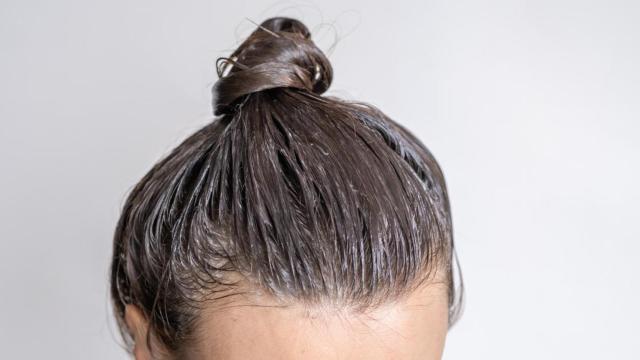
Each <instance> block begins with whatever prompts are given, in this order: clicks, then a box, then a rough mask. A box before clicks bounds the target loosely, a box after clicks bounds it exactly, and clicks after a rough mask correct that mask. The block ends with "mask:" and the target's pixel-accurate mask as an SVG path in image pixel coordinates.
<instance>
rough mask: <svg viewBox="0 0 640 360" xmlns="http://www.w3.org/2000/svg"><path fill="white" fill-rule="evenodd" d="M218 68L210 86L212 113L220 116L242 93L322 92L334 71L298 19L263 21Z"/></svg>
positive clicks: (329, 83)
mask: <svg viewBox="0 0 640 360" xmlns="http://www.w3.org/2000/svg"><path fill="white" fill-rule="evenodd" d="M218 60H224V62H223V64H222V66H221V67H220V66H219V67H218V77H219V79H218V81H217V82H216V83H215V85H214V87H213V90H212V91H213V93H214V114H215V115H222V114H225V113H227V112H229V111H230V110H231V105H232V104H233V103H234V102H235V101H236V100H238V99H239V98H240V97H242V96H244V95H248V94H251V93H254V92H258V91H263V90H267V89H272V88H279V87H290V88H298V89H303V90H306V91H310V92H313V93H316V94H322V93H323V92H325V91H326V90H327V89H328V88H329V86H330V85H331V80H332V77H333V70H332V68H331V64H330V63H329V60H328V59H327V57H326V56H325V55H324V53H323V52H322V51H321V50H320V49H319V48H318V47H317V46H316V45H315V44H314V43H313V41H312V40H311V33H310V32H309V29H307V27H306V26H305V25H304V24H302V23H301V22H300V21H298V20H295V19H291V18H285V17H275V18H270V19H267V20H265V21H264V22H263V23H262V24H261V25H260V26H259V27H258V28H257V29H256V30H255V31H253V33H251V35H249V37H248V38H247V39H246V40H245V41H244V42H243V43H242V44H240V46H239V47H238V48H237V49H236V50H235V51H234V52H233V53H232V54H231V55H230V56H229V58H220V59H218Z"/></svg>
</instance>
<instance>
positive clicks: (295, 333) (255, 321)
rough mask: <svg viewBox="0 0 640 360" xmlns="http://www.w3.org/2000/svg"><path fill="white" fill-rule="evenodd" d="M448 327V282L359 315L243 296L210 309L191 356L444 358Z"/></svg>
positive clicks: (207, 359)
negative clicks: (443, 352)
mask: <svg viewBox="0 0 640 360" xmlns="http://www.w3.org/2000/svg"><path fill="white" fill-rule="evenodd" d="M447 330H448V303H447V290H446V286H445V285H444V284H442V283H433V282H430V283H425V284H423V285H421V286H420V287H418V288H417V289H416V290H415V291H413V292H411V293H410V294H407V295H405V296H404V297H403V298H402V299H400V300H398V301H396V302H394V303H389V304H385V305H382V306H379V307H377V308H375V309H372V310H369V311H367V312H366V313H358V314H355V313H349V312H348V311H345V310H342V309H335V308H329V307H324V308H321V307H315V308H310V307H308V306H305V305H302V304H293V305H281V304H279V303H277V302H276V301H273V300H271V299H270V298H269V297H267V296H259V295H255V294H254V295H250V296H245V295H241V296H240V299H238V298H235V299H234V300H233V302H232V303H229V304H227V305H224V306H215V307H213V306H212V307H211V308H208V309H204V310H203V312H202V313H201V318H200V322H199V325H198V327H197V339H198V340H197V341H194V342H193V343H192V344H190V346H189V349H188V350H187V354H188V356H185V357H186V358H189V359H193V360H213V359H216V360H218V359H224V360H236V359H282V360H287V359H312V360H313V359H336V360H337V359H345V360H346V359H368V360H376V359H381V360H382V359H385V360H389V359H402V360H404V359H407V360H408V359H416V360H418V359H419V360H436V359H440V358H441V356H442V351H443V348H444V343H445V337H446V333H447Z"/></svg>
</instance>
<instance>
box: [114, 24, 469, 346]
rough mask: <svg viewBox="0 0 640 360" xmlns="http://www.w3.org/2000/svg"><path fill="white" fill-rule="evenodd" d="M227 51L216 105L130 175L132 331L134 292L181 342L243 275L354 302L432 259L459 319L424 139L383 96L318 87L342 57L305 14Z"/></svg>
mask: <svg viewBox="0 0 640 360" xmlns="http://www.w3.org/2000/svg"><path fill="white" fill-rule="evenodd" d="M219 65H220V66H219V67H218V75H219V79H218V81H217V82H216V84H215V85H214V87H213V99H214V104H213V105H214V115H215V118H214V119H213V121H212V122H210V123H209V124H207V125H206V126H204V127H203V128H202V129H200V130H198V131H197V132H195V133H194V134H193V135H191V136H190V137H188V138H187V139H186V140H184V141H183V142H182V143H181V144H179V145H178V146H177V147H176V148H175V149H173V150H172V151H171V152H170V153H169V154H168V155H166V156H165V157H163V158H162V159H161V160H160V161H159V162H158V163H156V164H155V165H154V166H153V167H152V168H151V169H150V171H149V172H148V173H147V174H146V175H145V176H144V177H143V178H142V179H141V180H140V181H139V182H138V183H137V184H136V185H135V187H134V188H133V189H132V190H131V192H130V193H129V195H128V197H127V199H126V202H125V204H124V206H123V209H122V213H121V217H120V219H119V221H118V224H117V227H116V230H115V236H114V247H113V258H112V264H111V296H112V301H113V306H114V312H115V315H116V318H117V320H118V323H119V325H120V329H121V332H122V334H123V336H124V339H125V342H126V343H127V345H129V346H131V341H132V340H131V335H130V334H129V333H128V331H127V328H126V326H125V322H124V309H125V306H126V305H127V304H135V305H137V306H138V307H139V308H140V309H141V310H142V311H143V313H144V315H145V316H146V318H147V319H148V321H149V325H150V334H151V335H153V337H154V338H156V339H158V340H159V342H160V343H161V344H162V345H163V348H165V349H167V351H169V353H176V354H177V353H179V351H180V350H181V348H182V347H183V346H184V345H185V344H186V343H187V342H188V341H189V339H190V338H191V337H192V336H193V331H194V327H195V324H196V322H197V318H198V313H199V311H200V309H202V306H203V304H205V303H209V302H213V303H215V301H217V300H219V299H221V298H223V297H228V296H232V295H233V294H234V293H236V292H240V291H241V289H246V288H252V289H259V290H260V291H262V292H265V293H267V294H270V295H272V296H274V297H276V298H278V299H283V300H286V301H293V302H298V303H304V304H309V305H314V304H333V305H335V306H343V307H346V308H350V309H354V310H356V311H359V310H363V309H367V308H372V307H375V306H377V305H380V304H383V303H385V302H387V301H391V300H394V299H397V298H398V297H400V296H402V295H405V294H407V293H409V292H410V291H412V290H413V289H414V288H415V287H416V286H418V285H420V284H421V283H423V282H424V281H426V280H430V279H433V276H431V275H433V274H435V273H436V271H438V272H439V273H443V274H444V275H445V276H444V278H445V280H444V281H445V282H446V285H447V288H448V296H449V308H450V311H449V321H450V324H453V322H454V321H455V320H456V319H457V317H458V314H459V310H460V300H461V297H462V296H461V291H462V287H461V282H460V286H455V285H454V282H455V281H454V278H455V274H456V273H458V272H457V271H455V270H456V269H457V262H456V261H455V250H454V246H453V236H452V223H451V214H450V206H449V201H448V196H447V190H446V186H445V181H444V177H443V174H442V172H441V170H440V168H439V166H438V164H437V162H436V160H435V159H434V157H433V156H432V154H431V153H430V152H429V151H428V150H427V148H426V147H425V146H424V145H423V144H422V143H421V142H420V141H419V140H418V139H417V138H416V137H415V136H414V135H412V134H411V133H410V132H409V131H408V130H407V129H406V128H404V127H403V126H401V125H399V124H398V123H396V122H395V121H393V120H392V119H390V118H389V117H388V116H386V115H385V114H384V113H382V112H381V111H380V110H378V109H377V108H375V107H374V106H372V105H369V104H365V103H361V102H354V101H346V100H342V99H339V98H336V97H332V96H323V95H322V94H323V93H324V92H325V91H326V90H327V89H328V88H329V86H330V85H331V81H332V78H333V70H332V67H331V64H330V63H329V60H328V59H327V57H326V56H325V55H324V54H323V52H322V51H321V50H320V49H319V48H318V47H316V45H315V44H314V43H313V41H312V40H311V34H310V32H309V30H308V29H307V27H306V26H305V25H304V24H302V23H301V22H299V21H298V20H295V19H290V18H282V17H279V18H271V19H268V20H266V21H264V22H263V23H262V24H261V25H260V26H259V27H258V28H257V29H256V30H255V31H254V32H253V33H252V34H251V35H250V36H249V37H248V38H247V39H246V40H245V41H244V42H243V43H242V44H241V45H240V46H239V47H238V49H237V50H236V51H234V52H233V53H232V54H231V55H230V56H229V57H228V58H221V59H220V61H219ZM238 279H241V280H238ZM240 285H242V286H240Z"/></svg>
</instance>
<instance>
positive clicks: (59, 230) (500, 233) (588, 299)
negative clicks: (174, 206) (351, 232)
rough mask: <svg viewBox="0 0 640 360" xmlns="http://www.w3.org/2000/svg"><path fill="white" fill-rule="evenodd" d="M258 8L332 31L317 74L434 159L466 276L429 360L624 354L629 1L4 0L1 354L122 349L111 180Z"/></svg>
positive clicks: (628, 254) (630, 116) (184, 131)
mask: <svg viewBox="0 0 640 360" xmlns="http://www.w3.org/2000/svg"><path fill="white" fill-rule="evenodd" d="M273 15H288V16H295V17H299V18H300V19H301V20H303V21H304V22H305V23H306V24H307V25H308V26H309V27H310V28H312V29H314V37H315V38H316V39H317V42H318V44H319V46H321V47H322V48H323V49H325V50H328V49H329V47H330V46H331V43H332V40H333V38H332V37H333V35H334V34H335V33H337V35H338V37H339V39H340V41H339V42H338V44H337V46H336V48H335V51H333V52H331V55H330V59H331V61H332V63H333V66H334V69H335V81H334V83H333V85H332V88H331V91H330V92H329V93H330V94H333V95H338V96H343V97H347V98H352V99H358V100H364V101H368V102H371V103H373V104H375V105H377V106H379V107H380V108H381V109H383V110H384V111H385V112H386V113H387V114H389V115H390V116H392V117H393V118H394V119H396V120H398V121H399V122H401V123H403V124H404V125H406V126H407V127H408V128H410V129H411V130H412V131H414V132H415V133H416V134H417V135H418V136H419V137H420V138H421V139H422V140H423V141H424V143H425V144H426V145H427V146H428V147H429V148H430V149H431V150H432V151H433V153H434V154H435V155H436V157H437V158H438V160H439V162H440V164H441V166H442V168H443V169H444V171H445V175H446V178H447V181H448V186H449V190H450V193H451V202H452V206H453V216H454V226H455V233H456V241H457V245H458V247H459V255H460V260H461V263H462V267H463V272H464V277H465V282H466V286H467V291H468V293H467V295H468V296H467V304H466V312H465V314H464V316H463V318H462V320H461V322H460V323H459V324H458V325H457V326H456V327H454V328H453V329H452V330H451V332H450V333H449V338H448V343H447V347H446V351H445V359H448V360H454V359H505V360H513V359H535V360H539V359H563V360H565V359H582V360H587V359H617V360H624V359H629V360H630V359H640V350H639V348H638V339H639V338H640V330H639V327H638V326H639V324H640V310H639V309H638V307H639V304H640V289H639V286H638V275H640V261H639V260H640V256H639V254H638V253H639V251H640V245H639V244H638V243H639V241H640V230H639V227H638V224H639V220H640V216H639V210H638V204H639V203H640V189H639V187H638V185H639V182H640V164H639V162H640V145H639V142H640V123H639V122H640V102H639V100H640V70H639V69H638V66H639V64H640V50H639V47H640V25H639V19H640V3H638V2H637V1H618V0H609V1H592V0H580V1H579V0H573V1H572V0H554V1H513V0H511V1H506V0H504V1H497V0H493V1H472V0H467V1H420V2H418V1H416V2H413V3H412V2H408V1H393V2H389V1H379V2H374V1H371V0H369V1H347V0H342V1H329V0H323V1H318V2H314V3H309V2H302V1H299V2H274V1H255V0H254V1H239V0H234V1H224V2H223V1H213V0H209V1H204V0H187V1H158V0H155V1H151V0H138V1H124V0H111V1H100V2H97V1H86V0H82V1H81V0H75V1H74V0H60V1H25V0H3V1H2V3H1V4H0V45H1V47H0V121H1V127H0V161H1V162H0V165H1V176H0V199H1V200H0V221H1V228H0V229H1V231H2V238H1V240H0V358H3V359H51V358H54V359H124V358H126V355H125V353H124V352H123V351H122V350H121V349H120V348H119V347H118V345H117V344H118V342H119V340H118V337H117V335H116V334H117V333H116V331H115V327H114V326H113V323H112V321H111V314H110V307H109V297H108V291H107V280H108V265H109V258H110V255H111V241H112V239H111V236H112V233H113V230H114V225H115V222H116V220H117V217H118V214H119V211H120V207H121V205H122V203H123V201H124V197H125V194H126V193H127V191H128V190H129V189H130V188H131V186H133V184H134V183H135V182H136V181H137V180H138V179H139V178H140V177H141V176H142V175H143V174H144V173H145V172H146V171H147V170H148V169H149V168H150V167H151V165H152V164H153V163H154V162H155V161H156V160H157V159H158V158H159V157H160V156H161V155H163V154H165V153H166V152H167V151H169V150H170V149H171V148H172V147H173V146H175V145H177V143H178V142H179V141H180V140H182V139H183V138H184V137H186V136H188V135H189V134H191V133H192V132H193V131H195V130H196V129H197V128H199V127H201V126H203V125H204V124H205V123H207V122H208V121H210V119H211V113H210V111H211V110H210V93H209V89H210V86H211V85H212V84H213V82H214V81H215V79H216V75H215V72H214V62H215V59H216V58H217V57H218V56H224V55H228V54H229V53H230V51H231V50H233V48H234V47H235V46H236V45H237V44H238V42H239V41H240V40H242V39H243V38H244V37H245V36H246V35H247V34H248V33H249V32H250V31H251V30H252V29H253V28H254V25H252V24H251V23H250V22H249V21H247V20H246V19H245V17H248V18H250V19H252V20H254V21H256V22H261V21H262V20H264V19H265V18H266V17H268V16H273ZM322 23H325V24H330V23H334V27H331V26H327V25H324V26H319V25H320V24H322ZM334 31H335V32H334Z"/></svg>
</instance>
